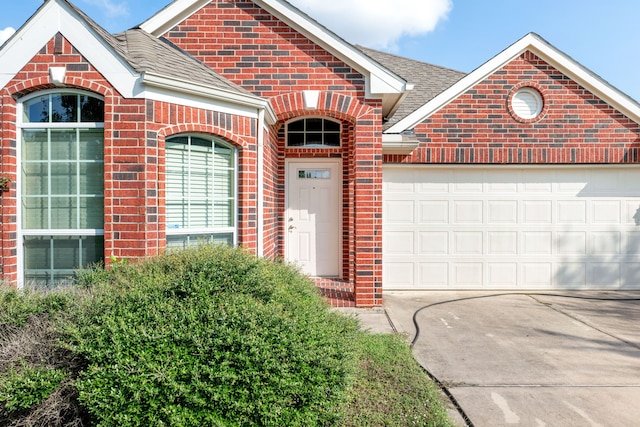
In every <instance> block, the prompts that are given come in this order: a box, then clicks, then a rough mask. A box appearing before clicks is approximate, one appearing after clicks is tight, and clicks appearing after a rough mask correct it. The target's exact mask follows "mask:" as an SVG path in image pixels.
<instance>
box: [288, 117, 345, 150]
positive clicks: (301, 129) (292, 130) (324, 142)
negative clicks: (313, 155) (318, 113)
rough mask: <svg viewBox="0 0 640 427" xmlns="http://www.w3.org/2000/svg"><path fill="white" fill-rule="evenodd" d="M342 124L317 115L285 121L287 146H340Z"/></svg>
mask: <svg viewBox="0 0 640 427" xmlns="http://www.w3.org/2000/svg"><path fill="white" fill-rule="evenodd" d="M341 134H342V126H341V125H340V123H339V122H336V121H333V120H329V119H323V118H318V117H313V118H304V119H300V120H295V121H292V122H289V123H287V147H310V148H312V147H340V145H341V144H340V140H341Z"/></svg>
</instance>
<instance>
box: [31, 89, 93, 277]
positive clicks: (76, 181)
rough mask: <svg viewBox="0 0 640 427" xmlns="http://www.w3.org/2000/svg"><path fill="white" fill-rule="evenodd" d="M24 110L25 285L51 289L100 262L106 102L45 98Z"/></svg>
mask: <svg viewBox="0 0 640 427" xmlns="http://www.w3.org/2000/svg"><path fill="white" fill-rule="evenodd" d="M21 106H22V123H21V128H22V130H21V145H20V154H19V156H20V166H21V177H20V181H21V183H20V188H19V191H20V224H21V225H20V239H21V240H22V248H21V258H22V260H23V271H22V280H23V283H24V284H26V285H27V286H29V287H37V288H42V287H52V286H57V285H62V284H66V283H69V282H70V280H72V277H73V275H74V271H75V270H76V269H78V268H80V267H85V266H87V265H89V264H91V263H96V262H100V261H102V259H103V256H104V101H103V99H102V98H99V97H97V96H95V95H89V94H86V93H82V92H79V91H46V92H39V93H37V94H36V95H34V96H29V97H28V98H26V99H25V100H24V101H23V102H22V104H21Z"/></svg>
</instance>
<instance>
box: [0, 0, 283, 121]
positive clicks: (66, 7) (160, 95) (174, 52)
mask: <svg viewBox="0 0 640 427" xmlns="http://www.w3.org/2000/svg"><path fill="white" fill-rule="evenodd" d="M58 33H60V34H62V35H63V36H64V37H65V38H66V39H67V40H68V41H69V43H71V44H72V45H73V46H74V48H75V49H76V50H77V51H78V52H80V54H81V55H82V56H84V57H85V58H86V59H87V61H88V62H89V63H91V64H92V66H93V67H94V68H95V69H96V70H98V71H99V72H100V73H101V74H102V75H103V76H104V77H105V78H106V79H107V80H108V81H109V82H110V83H111V84H112V85H113V87H114V88H115V89H116V90H117V91H118V92H119V93H120V94H122V95H123V96H125V97H127V98H135V97H147V98H149V99H158V100H165V101H168V102H175V103H178V104H185V105H197V106H198V107H202V108H208V107H209V108H210V107H211V106H212V105H214V104H215V105H216V106H217V108H218V109H219V108H222V109H226V110H228V111H232V112H235V113H238V114H242V115H249V116H257V110H258V109H260V110H266V112H267V119H268V120H269V121H270V122H274V121H275V120H276V119H275V115H274V114H273V111H272V109H271V108H270V106H269V104H268V103H267V102H266V101H265V100H264V99H261V98H258V97H256V96H255V95H253V94H251V93H249V92H247V91H246V90H244V89H242V88H241V87H239V86H237V85H235V84H233V83H232V82H230V81H228V80H227V79H225V78H224V77H222V76H220V75H219V74H217V73H216V72H215V71H213V70H211V69H210V68H208V67H206V66H205V65H204V64H202V63H200V62H199V61H197V60H196V59H194V58H192V57H190V56H189V55H188V54H187V53H185V52H183V51H181V50H180V49H179V48H177V47H176V46H173V45H171V44H170V43H169V42H167V41H166V40H164V39H161V38H156V37H153V36H151V35H150V34H148V33H145V32H144V31H143V30H140V29H134V30H129V31H126V32H124V33H120V34H117V35H111V34H109V32H108V31H106V30H105V29H103V28H102V27H100V26H99V25H98V24H97V23H95V22H94V21H93V20H92V19H91V18H89V17H88V16H87V15H85V14H84V12H82V11H81V10H80V9H78V8H76V7H75V6H74V5H73V4H72V3H70V2H69V1H68V0H46V1H45V2H44V4H43V5H42V6H41V7H40V8H39V9H38V10H37V11H36V13H35V14H34V15H33V16H32V17H31V18H29V20H28V21H27V22H26V23H25V24H24V25H23V26H22V27H21V28H20V29H19V30H18V31H17V32H16V33H15V34H14V35H13V36H12V37H11V38H10V39H9V40H8V41H7V42H6V43H5V44H4V45H3V46H2V48H1V49H0V88H1V87H4V86H6V85H7V83H9V82H10V81H11V80H12V79H13V78H14V77H15V76H16V75H17V74H18V73H19V72H20V70H22V69H23V68H24V66H25V65H27V64H28V63H29V61H31V59H32V58H33V57H34V56H35V55H36V54H37V53H38V52H39V51H40V50H41V49H42V47H43V46H45V45H46V44H47V43H48V42H49V40H51V38H52V37H54V36H55V35H56V34H58ZM185 76H189V77H188V79H187V78H185Z"/></svg>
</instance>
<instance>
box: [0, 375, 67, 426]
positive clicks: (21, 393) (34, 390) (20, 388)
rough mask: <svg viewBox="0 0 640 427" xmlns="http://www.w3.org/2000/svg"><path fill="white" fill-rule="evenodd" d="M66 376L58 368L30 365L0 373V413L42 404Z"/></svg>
mask: <svg viewBox="0 0 640 427" xmlns="http://www.w3.org/2000/svg"><path fill="white" fill-rule="evenodd" d="M65 377H66V374H65V373H64V372H63V371H60V370H58V369H47V368H42V367H29V366H24V367H23V369H19V370H16V369H11V370H10V371H8V372H6V373H2V374H0V415H5V416H6V415H8V414H11V413H12V412H19V411H23V410H25V409H29V408H31V407H33V406H35V405H38V404H40V403H41V402H42V401H43V400H44V399H46V398H47V397H48V396H49V395H50V394H51V392H52V391H53V390H55V389H56V388H58V387H59V386H60V384H61V383H62V380H64V379H65Z"/></svg>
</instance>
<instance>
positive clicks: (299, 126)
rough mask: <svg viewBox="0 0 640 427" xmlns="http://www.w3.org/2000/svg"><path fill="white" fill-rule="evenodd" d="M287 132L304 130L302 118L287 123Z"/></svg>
mask: <svg viewBox="0 0 640 427" xmlns="http://www.w3.org/2000/svg"><path fill="white" fill-rule="evenodd" d="M287 130H288V131H289V132H304V120H297V121H295V122H291V123H289V124H288V125H287Z"/></svg>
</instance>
